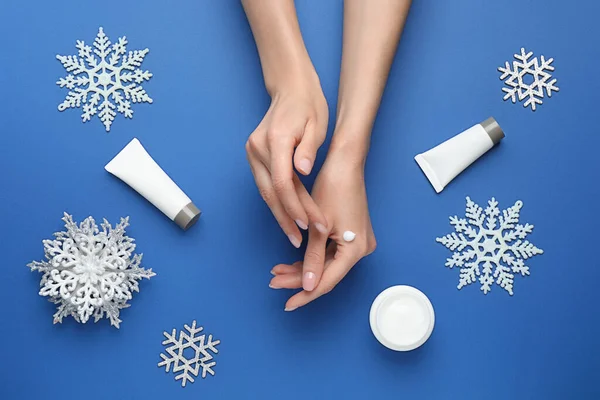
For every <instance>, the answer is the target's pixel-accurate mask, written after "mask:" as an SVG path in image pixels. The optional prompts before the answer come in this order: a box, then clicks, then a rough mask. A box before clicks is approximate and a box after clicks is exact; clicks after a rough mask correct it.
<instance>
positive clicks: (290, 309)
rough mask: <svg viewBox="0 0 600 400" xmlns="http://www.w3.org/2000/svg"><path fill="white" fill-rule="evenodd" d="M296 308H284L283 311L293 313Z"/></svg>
mask: <svg viewBox="0 0 600 400" xmlns="http://www.w3.org/2000/svg"><path fill="white" fill-rule="evenodd" d="M296 308H298V307H290V308H287V307H286V308H285V309H284V310H283V311H288V312H289V311H294V310H295V309H296Z"/></svg>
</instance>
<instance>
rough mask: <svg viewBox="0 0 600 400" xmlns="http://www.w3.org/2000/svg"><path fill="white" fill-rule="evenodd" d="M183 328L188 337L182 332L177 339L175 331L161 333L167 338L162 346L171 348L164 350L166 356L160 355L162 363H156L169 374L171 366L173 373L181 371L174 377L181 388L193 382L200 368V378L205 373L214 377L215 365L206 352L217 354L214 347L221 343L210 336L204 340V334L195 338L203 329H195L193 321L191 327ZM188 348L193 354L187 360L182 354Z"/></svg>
mask: <svg viewBox="0 0 600 400" xmlns="http://www.w3.org/2000/svg"><path fill="white" fill-rule="evenodd" d="M184 327H185V329H186V330H187V331H188V332H189V335H188V334H187V333H185V332H184V331H180V332H179V338H178V339H177V337H176V336H177V330H176V329H173V331H172V332H171V334H169V333H168V332H163V335H165V337H166V338H167V339H166V340H164V341H163V342H162V344H163V346H166V345H171V346H169V347H167V349H166V351H167V354H168V355H165V354H163V353H161V354H160V358H161V359H162V360H163V361H161V362H159V363H158V366H159V367H163V366H164V367H166V368H165V369H166V372H169V370H170V369H171V366H173V372H174V373H177V372H180V371H183V372H181V374H179V375H176V376H175V380H179V379H181V386H182V387H185V384H186V382H187V381H190V382H194V376H198V372H199V370H200V368H202V378H206V374H207V373H209V374H211V375H213V376H214V375H215V372H214V371H213V369H212V368H213V367H214V366H215V365H216V364H217V363H216V361H212V362H211V360H212V359H213V356H212V354H211V353H209V351H208V350H210V351H212V352H213V353H215V354H217V353H218V352H219V351H218V350H217V348H216V346H217V345H218V344H219V343H221V341H220V340H213V337H212V335H208V339H207V338H206V334H202V335H200V336H196V335H197V334H198V333H200V332H202V330H203V329H204V328H203V327H199V328H196V321H195V320H194V321H193V322H192V326H191V327H190V326H188V325H184ZM188 348H189V349H191V350H192V351H193V353H194V356H193V357H191V358H187V357H186V356H185V354H184V351H185V350H186V349H188Z"/></svg>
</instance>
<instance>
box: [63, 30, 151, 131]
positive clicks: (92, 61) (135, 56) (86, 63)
mask: <svg viewBox="0 0 600 400" xmlns="http://www.w3.org/2000/svg"><path fill="white" fill-rule="evenodd" d="M126 45H127V39H126V38H125V36H123V37H121V38H119V39H118V41H117V42H116V43H114V44H112V45H111V42H110V40H109V39H108V37H107V36H106V35H105V34H104V31H103V30H102V27H100V29H99V30H98V35H97V36H96V40H94V48H93V49H92V47H91V46H89V45H86V44H85V43H84V42H83V41H82V40H78V41H77V44H76V46H75V47H77V49H78V50H79V52H78V56H61V55H57V56H56V58H57V59H58V60H59V61H60V62H61V63H62V65H63V67H65V69H66V70H67V72H70V74H69V75H67V76H66V77H65V78H60V80H59V81H58V82H56V84H57V85H59V86H60V87H61V88H62V87H66V88H67V89H69V93H68V94H67V97H66V98H65V101H63V102H62V103H61V104H60V105H59V106H58V110H59V111H64V110H66V109H67V108H79V107H81V104H82V103H83V114H81V118H82V119H83V122H87V121H89V120H90V119H91V118H92V117H93V116H94V115H96V114H98V118H100V120H101V121H102V123H103V124H104V127H105V128H106V131H107V132H108V131H110V126H111V125H112V122H113V121H114V119H115V116H116V115H117V114H116V112H115V109H116V111H117V112H119V113H121V114H123V115H124V116H125V117H126V118H133V110H132V109H131V102H134V103H152V99H151V98H150V96H148V94H147V93H146V91H145V90H144V89H143V88H142V86H141V84H142V83H143V82H144V81H147V80H149V79H150V78H151V77H152V74H151V73H150V72H149V71H142V70H141V69H139V68H138V67H139V66H140V65H141V64H142V62H143V61H144V57H146V54H148V51H149V50H148V49H144V50H134V51H129V53H128V54H126V48H125V46H126Z"/></svg>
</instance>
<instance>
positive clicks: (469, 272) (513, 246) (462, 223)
mask: <svg viewBox="0 0 600 400" xmlns="http://www.w3.org/2000/svg"><path fill="white" fill-rule="evenodd" d="M521 207H523V202H521V201H520V200H519V201H517V202H516V203H515V205H514V206H512V207H510V208H508V209H506V210H503V211H502V213H500V210H499V209H498V202H497V201H496V199H494V198H493V197H492V199H491V200H489V201H488V207H486V209H485V211H484V210H483V209H482V208H481V207H480V206H479V205H477V204H475V203H474V202H473V201H472V200H471V199H470V198H469V197H467V210H466V219H464V218H458V217H457V216H454V217H450V224H451V225H452V226H453V227H454V229H455V230H456V232H453V233H451V234H448V235H446V236H444V237H441V238H436V241H437V242H439V243H441V244H443V245H444V246H446V247H447V248H448V249H450V250H452V251H454V254H453V255H452V258H448V259H447V260H446V267H448V268H453V267H458V268H460V279H459V282H458V289H462V288H463V287H464V286H467V285H470V284H471V283H474V282H475V280H476V279H477V280H479V283H480V284H481V290H482V291H483V293H484V294H488V292H489V291H490V290H491V286H492V285H493V284H494V282H495V283H496V284H497V285H499V286H500V287H501V288H503V289H504V290H506V291H507V292H508V293H509V294H510V295H511V296H512V294H513V281H514V277H515V275H516V274H521V275H523V276H526V275H529V267H528V266H526V265H525V263H524V260H527V259H528V258H530V257H533V256H535V255H537V254H542V253H543V251H542V250H541V249H538V248H537V247H535V246H534V245H533V244H532V243H530V242H529V241H527V240H523V239H525V237H526V236H527V235H528V234H530V233H531V232H532V231H533V225H530V224H525V225H520V224H518V222H519V212H520V210H521Z"/></svg>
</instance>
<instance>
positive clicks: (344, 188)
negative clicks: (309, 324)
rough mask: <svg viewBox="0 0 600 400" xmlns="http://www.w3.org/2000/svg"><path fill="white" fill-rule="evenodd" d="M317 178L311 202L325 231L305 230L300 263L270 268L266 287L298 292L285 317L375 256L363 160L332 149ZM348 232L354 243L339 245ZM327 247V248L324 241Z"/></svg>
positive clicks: (342, 149)
mask: <svg viewBox="0 0 600 400" xmlns="http://www.w3.org/2000/svg"><path fill="white" fill-rule="evenodd" d="M331 146H332V149H331V150H330V152H329V154H328V156H327V159H326V161H325V164H324V165H323V168H322V169H321V171H320V172H319V175H318V176H317V180H316V182H315V186H314V188H313V192H312V196H313V198H314V200H315V202H316V203H317V205H318V206H319V207H320V209H321V210H322V211H323V213H324V214H325V217H326V218H327V221H328V223H329V226H330V229H329V230H328V232H327V233H321V232H319V231H318V230H316V229H313V228H312V227H311V228H310V230H309V237H308V246H307V249H306V254H305V257H304V260H303V261H298V262H296V263H294V264H292V265H288V264H279V265H277V266H275V268H273V270H272V273H273V275H275V277H273V278H272V280H271V284H270V285H269V286H270V287H272V288H274V289H281V288H285V289H299V288H303V289H304V290H303V291H301V292H299V293H296V294H295V295H293V296H292V297H291V298H290V299H289V300H288V301H287V303H286V306H285V309H286V311H293V310H295V309H296V308H298V307H302V306H304V305H305V304H307V303H309V302H311V301H313V300H315V299H316V298H318V297H320V296H322V295H324V294H326V293H329V292H330V291H331V290H332V289H333V288H334V287H335V286H336V285H337V284H338V283H339V282H340V281H341V280H342V278H344V276H346V274H347V273H348V271H350V269H351V268H352V267H353V266H354V265H355V264H356V263H357V262H358V261H359V260H360V259H361V258H363V257H365V256H367V255H369V254H371V253H372V252H373V251H375V247H376V246H377V243H376V241H375V234H374V233H373V227H372V226H371V219H370V216H369V208H368V204H367V194H366V190H365V181H364V159H362V158H353V157H352V155H351V154H353V153H352V152H351V151H345V149H344V146H340V147H335V148H334V146H335V144H332V145H331ZM345 231H352V232H354V233H355V234H356V238H355V239H354V241H352V242H345V241H344V239H343V238H342V235H343V233H344V232H345ZM328 238H330V239H331V242H330V243H329V245H327V239H328Z"/></svg>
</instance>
